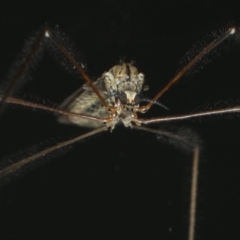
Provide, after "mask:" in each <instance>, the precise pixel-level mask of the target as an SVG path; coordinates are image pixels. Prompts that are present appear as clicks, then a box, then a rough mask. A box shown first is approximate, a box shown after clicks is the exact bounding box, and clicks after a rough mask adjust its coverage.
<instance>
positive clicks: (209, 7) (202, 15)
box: [0, 0, 240, 240]
mask: <svg viewBox="0 0 240 240" xmlns="http://www.w3.org/2000/svg"><path fill="white" fill-rule="evenodd" d="M0 15H1V20H0V21H1V22H0V24H1V26H0V27H1V38H0V42H1V44H0V48H1V49H0V52H1V65H0V68H1V70H0V74H1V75H0V76H1V79H4V77H5V76H6V75H7V73H8V69H9V67H10V66H11V64H13V62H14V59H15V58H16V55H17V54H18V53H19V52H20V50H21V48H22V46H23V44H24V40H25V39H28V36H31V34H32V32H34V31H37V30H38V29H39V28H40V27H41V26H42V25H43V24H45V23H46V22H47V23H48V24H50V25H51V26H55V25H59V26H60V28H61V29H62V30H63V32H65V33H66V34H67V35H68V36H69V38H70V39H71V41H73V42H74V44H75V45H76V48H77V49H79V52H80V53H81V54H80V61H83V62H84V63H86V65H87V72H88V74H89V76H90V77H91V78H93V79H95V78H96V77H98V76H100V75H101V74H102V72H104V71H106V70H108V69H109V68H111V67H112V66H113V65H115V64H117V63H118V62H119V60H120V59H123V60H125V61H131V60H134V61H135V62H136V64H135V65H136V66H137V67H138V68H139V69H140V70H141V71H142V72H144V73H145V75H146V81H147V84H148V85H149V86H150V90H149V92H148V93H146V95H147V96H148V97H149V98H150V97H151V96H155V94H156V93H157V92H158V90H160V89H161V88H162V87H163V86H164V85H165V84H166V83H167V82H168V81H169V79H170V78H171V77H172V76H173V75H174V74H175V73H176V72H177V70H179V69H180V68H181V67H183V66H184V65H183V64H181V63H180V64H179V62H180V59H181V58H182V57H183V56H184V55H185V53H186V52H187V51H188V50H189V49H191V46H192V44H193V43H195V42H196V41H199V40H200V41H201V39H202V37H204V36H206V37H205V39H206V42H207V40H209V41H211V39H212V37H211V32H212V31H214V30H219V29H220V30H219V31H221V29H224V28H226V26H231V24H233V25H235V26H240V19H239V18H240V17H239V11H238V9H237V6H235V5H232V4H231V3H230V2H228V4H226V3H225V4H224V5H215V4H214V3H211V2H209V1H208V2H207V3H206V1H205V2H204V1H180V2H179V1H158V2H155V1H134V0H133V1H110V0H109V1H88V2H82V1H78V3H77V4H76V3H75V4H71V3H68V2H65V3H64V4H62V5H59V3H58V4H57V5H54V6H53V5H49V4H48V5H40V3H32V4H31V5H26V6H24V5H22V4H20V3H19V5H14V6H10V5H8V6H5V7H2V8H1V14H0ZM208 33H210V35H206V34H208ZM203 43H205V42H204V41H203ZM236 45H237V44H236V42H235V41H233V42H232V43H231V42H230V44H229V45H228V46H226V48H227V49H229V51H223V50H224V49H219V51H218V53H219V54H220V56H218V55H219V54H218V53H214V54H212V55H213V56H212V55H211V56H207V58H206V59H207V60H208V61H209V62H210V63H208V64H203V63H199V64H197V67H196V69H194V70H192V71H191V73H190V74H189V75H188V76H186V77H184V78H182V79H181V80H180V81H179V82H178V83H177V84H176V85H175V86H174V87H172V89H170V90H169V91H168V92H167V93H166V94H165V95H164V96H163V97H162V98H161V100H160V101H161V102H162V103H163V104H165V105H166V106H168V107H169V109H170V110H169V111H168V112H167V113H166V111H164V110H162V109H159V108H158V107H154V108H153V110H152V111H150V112H149V114H148V116H164V115H166V114H173V115H174V114H180V113H189V112H193V111H194V110H197V109H198V107H200V109H201V108H205V109H211V108H214V107H215V106H216V104H218V105H219V106H225V107H226V106H230V105H231V104H234V103H235V102H236V100H238V99H239V90H238V85H239V84H238V80H239V64H238V63H239V60H240V46H236ZM60 61H61V60H60ZM198 70H200V71H198ZM32 78H33V79H34V80H33V81H30V82H28V83H27V84H25V85H24V86H22V88H21V90H20V91H19V92H17V93H16V94H17V95H18V96H20V97H24V98H25V99H28V100H33V101H38V102H40V103H43V102H44V101H46V102H47V103H48V104H50V105H51V104H54V103H56V104H60V103H61V101H62V100H63V99H64V98H66V97H67V96H69V95H70V94H71V93H72V92H73V91H74V90H75V89H76V88H78V87H80V86H81V85H82V83H83V80H81V79H77V78H75V77H74V76H73V75H72V74H70V73H69V72H67V71H65V69H64V67H62V65H59V64H57V63H56V61H55V60H53V59H52V58H51V57H49V55H48V54H46V55H45V56H44V57H43V59H42V61H40V63H39V65H38V66H37V67H36V68H35V70H34V71H33V73H32ZM174 125H175V126H176V127H181V126H186V127H189V128H191V129H193V130H194V131H195V132H197V133H198V135H199V136H201V138H202V141H203V145H204V146H203V150H202V154H201V169H200V187H199V197H198V200H199V205H198V214H197V239H213V238H214V239H232V238H233V236H234V238H236V237H237V236H239V232H238V221H236V219H238V216H239V211H238V208H239V168H238V165H239V164H238V160H239V158H240V157H239V151H238V147H239V140H240V136H239V127H240V125H239V118H238V116H236V115H235V116H234V115H232V116H230V117H224V116H218V117H211V118H207V119H200V120H195V121H194V122H192V121H186V122H179V123H174ZM155 127H156V128H157V127H166V126H162V125H156V126H155ZM84 132H87V129H81V128H78V127H74V126H65V125H60V124H59V123H57V122H56V118H55V117H54V116H53V115H52V114H46V113H44V112H41V111H29V110H28V109H24V108H21V107H16V106H9V108H6V109H5V111H4V113H3V114H2V115H1V150H0V154H1V156H3V157H2V159H3V160H2V161H4V162H8V161H14V160H15V159H18V158H19V156H27V154H29V152H35V151H36V150H35V149H34V148H33V147H31V146H33V145H34V144H36V145H37V146H38V145H39V144H40V145H43V146H45V147H47V146H52V145H54V144H55V143H56V142H58V141H61V140H64V139H68V138H69V137H71V136H77V135H80V134H82V133H84ZM46 141H47V142H46ZM29 147H30V148H29ZM67 150H69V151H67ZM19 151H21V152H20V153H19ZM17 152H18V153H17ZM10 154H12V155H11V156H10ZM4 156H5V157H4ZM190 163H191V155H187V154H185V153H184V152H181V151H179V150H177V149H176V148H174V147H173V146H171V145H168V144H163V143H161V142H159V141H157V139H156V137H155V136H154V135H153V134H147V133H144V132H138V131H133V130H131V129H125V128H123V127H118V128H116V129H115V130H114V131H113V132H112V133H102V134H99V135H98V136H96V137H91V138H90V140H85V141H84V142H81V143H78V144H76V145H74V146H73V147H72V148H71V149H63V150H62V151H60V152H59V153H57V154H52V155H51V156H49V157H46V158H45V159H41V160H39V161H36V163H34V164H33V166H29V167H28V168H27V169H23V170H22V172H20V173H19V174H20V175H21V176H20V177H16V176H10V177H9V178H7V179H3V180H1V181H2V182H1V183H2V184H1V185H3V187H2V188H1V193H0V194H1V195H0V218H1V219H0V221H1V231H0V234H1V235H2V236H1V239H48V238H51V239H52V238H64V239H117V240H120V239H187V227H188V220H187V217H188V206H189V200H188V199H189V183H190V168H191V165H190Z"/></svg>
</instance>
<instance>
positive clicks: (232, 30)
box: [139, 27, 238, 112]
mask: <svg viewBox="0 0 240 240" xmlns="http://www.w3.org/2000/svg"><path fill="white" fill-rule="evenodd" d="M236 32H238V30H237V29H236V28H235V27H232V28H229V29H228V30H227V31H226V32H224V33H223V34H222V35H221V36H220V37H218V38H217V39H215V40H214V41H212V42H211V43H210V44H209V45H208V46H206V47H205V48H204V49H203V50H202V51H201V52H200V53H198V54H197V55H196V56H195V57H194V58H193V59H192V60H191V61H190V62H189V63H188V64H187V65H186V66H185V67H184V68H183V69H182V70H181V71H180V72H178V73H177V75H175V76H174V77H173V78H172V79H171V80H170V82H169V83H168V84H167V85H166V86H165V87H164V88H163V89H162V90H161V91H160V92H159V93H158V94H157V95H156V96H155V97H154V98H153V99H152V101H151V102H149V103H148V104H147V105H145V106H142V107H141V108H140V109H139V112H146V111H148V110H149V109H150V108H151V107H152V105H153V103H154V102H155V101H157V100H158V99H159V98H160V97H161V96H162V95H163V94H164V93H165V92H166V91H167V90H168V89H169V88H170V87H171V86H173V85H174V83H176V82H177V81H178V80H179V79H180V78H181V77H182V76H183V75H184V74H185V73H186V72H187V71H188V70H189V69H190V68H191V67H192V66H193V65H194V64H195V63H197V62H198V61H199V60H200V59H201V58H202V57H204V56H205V55H206V54H207V53H209V52H210V51H211V50H212V49H214V48H215V47H217V46H218V45H219V44H220V43H222V42H223V41H224V40H225V39H227V38H228V37H229V36H231V35H233V34H235V33H236Z"/></svg>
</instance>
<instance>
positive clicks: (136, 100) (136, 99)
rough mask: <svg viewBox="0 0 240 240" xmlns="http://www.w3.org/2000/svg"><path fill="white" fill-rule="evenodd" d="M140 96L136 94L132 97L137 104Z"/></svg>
mask: <svg viewBox="0 0 240 240" xmlns="http://www.w3.org/2000/svg"><path fill="white" fill-rule="evenodd" d="M140 100H141V98H140V96H139V95H138V94H136V96H135V98H134V103H135V104H138V103H139V102H140Z"/></svg>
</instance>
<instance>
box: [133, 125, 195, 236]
mask: <svg viewBox="0 0 240 240" xmlns="http://www.w3.org/2000/svg"><path fill="white" fill-rule="evenodd" d="M133 129H138V130H143V131H147V132H151V133H155V134H159V135H163V136H166V137H168V138H171V139H173V140H175V141H184V144H187V145H189V147H190V149H191V152H193V163H192V177H191V190H190V192H191V193H190V207H189V228H188V240H195V225H196V212H197V192H198V171H199V146H198V144H196V143H194V141H193V139H191V141H188V140H187V139H186V138H184V137H182V136H179V135H178V134H174V133H171V132H168V131H164V130H155V129H151V128H146V127H142V126H133Z"/></svg>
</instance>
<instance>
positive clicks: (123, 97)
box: [119, 92, 127, 104]
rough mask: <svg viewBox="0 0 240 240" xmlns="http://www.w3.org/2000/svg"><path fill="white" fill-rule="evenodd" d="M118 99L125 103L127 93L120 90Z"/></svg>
mask: <svg viewBox="0 0 240 240" xmlns="http://www.w3.org/2000/svg"><path fill="white" fill-rule="evenodd" d="M119 100H120V102H121V103H122V104H126V103H127V95H126V93H125V92H121V93H120V95H119Z"/></svg>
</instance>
